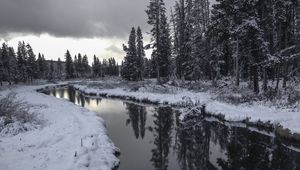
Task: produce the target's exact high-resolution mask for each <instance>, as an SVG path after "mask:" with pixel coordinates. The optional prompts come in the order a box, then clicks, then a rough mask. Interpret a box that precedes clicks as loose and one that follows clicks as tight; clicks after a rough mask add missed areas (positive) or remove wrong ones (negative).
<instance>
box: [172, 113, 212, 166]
mask: <svg viewBox="0 0 300 170" xmlns="http://www.w3.org/2000/svg"><path fill="white" fill-rule="evenodd" d="M176 117H177V118H178V115H177V116H176ZM197 122H198V124H197V125H195V122H194V121H191V122H185V123H184V124H183V123H180V121H177V132H176V137H177V139H176V142H175V149H176V151H177V156H178V157H177V159H178V162H179V164H180V166H181V169H182V170H201V169H211V167H212V165H211V164H210V163H209V142H210V135H211V133H210V129H209V126H208V124H207V123H206V122H204V121H203V120H201V119H200V120H197Z"/></svg>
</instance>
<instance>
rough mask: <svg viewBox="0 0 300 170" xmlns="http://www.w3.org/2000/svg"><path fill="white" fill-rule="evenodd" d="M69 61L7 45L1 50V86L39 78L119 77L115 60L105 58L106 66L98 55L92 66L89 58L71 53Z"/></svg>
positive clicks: (68, 56)
mask: <svg viewBox="0 0 300 170" xmlns="http://www.w3.org/2000/svg"><path fill="white" fill-rule="evenodd" d="M65 59H66V60H65V61H62V60H61V59H60V58H58V60H57V61H53V60H46V59H45V57H44V55H43V54H40V53H39V54H38V55H37V56H36V55H35V53H34V51H33V49H32V47H31V46H30V44H25V42H19V44H18V47H17V51H16V52H15V50H14V48H13V47H9V46H8V45H7V44H6V43H3V44H2V47H1V48H0V85H1V86H2V85H3V82H8V83H9V84H10V85H11V84H13V83H18V82H32V81H33V80H35V79H47V80H61V79H70V78H90V77H93V78H96V77H105V76H118V75H119V66H118V63H117V62H116V60H115V59H114V58H110V59H108V60H106V59H104V60H103V61H102V63H101V62H100V60H99V58H97V57H96V56H94V62H93V65H92V66H90V65H89V62H88V57H87V55H84V56H83V55H81V54H80V53H79V54H78V55H75V56H74V59H73V58H72V57H71V55H70V53H69V51H67V53H66V55H65Z"/></svg>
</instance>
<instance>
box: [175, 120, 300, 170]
mask: <svg viewBox="0 0 300 170" xmlns="http://www.w3.org/2000/svg"><path fill="white" fill-rule="evenodd" d="M176 117H178V116H176ZM176 122H177V129H176V140H175V149H176V151H177V158H178V162H179V164H180V166H181V169H183V170H194V169H197V170H198V169H200V170H201V169H216V167H214V166H216V165H213V164H212V163H211V162H210V154H214V155H215V156H216V157H217V159H218V161H217V165H218V166H219V167H220V168H222V169H225V170H231V169H246V170H247V169H249V170H252V169H263V170H265V169H300V153H297V152H294V151H291V150H289V149H287V148H286V147H284V146H283V145H282V143H281V141H279V139H277V138H275V139H274V137H271V136H266V135H262V134H260V133H257V132H253V131H251V130H249V129H247V128H239V127H228V126H225V125H224V124H221V123H217V122H207V121H205V120H204V121H202V122H201V120H199V119H197V118H194V119H193V120H186V121H185V122H184V123H181V122H180V121H176ZM210 143H213V144H214V145H211V144H210ZM216 145H218V146H220V148H219V149H221V150H216V148H215V149H213V150H212V148H210V147H214V146H216ZM212 151H214V152H216V153H210V152H212ZM222 153H226V156H225V155H224V154H222ZM222 155H223V157H222ZM224 156H225V157H224Z"/></svg>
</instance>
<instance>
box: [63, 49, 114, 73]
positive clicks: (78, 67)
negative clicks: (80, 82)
mask: <svg viewBox="0 0 300 170" xmlns="http://www.w3.org/2000/svg"><path fill="white" fill-rule="evenodd" d="M65 59H66V62H65V67H66V68H65V70H66V75H65V77H66V78H67V79H72V78H91V77H92V78H99V77H105V76H119V65H118V63H117V62H116V60H115V59H114V58H109V59H108V60H106V59H103V61H102V63H101V61H100V59H99V58H98V57H96V56H95V55H94V61H93V64H92V66H90V65H89V61H88V57H87V55H84V56H83V57H82V55H81V54H80V53H79V54H78V55H75V56H74V59H73V58H72V56H71V54H70V52H69V50H67V52H66V54H65Z"/></svg>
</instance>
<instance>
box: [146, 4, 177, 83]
mask: <svg viewBox="0 0 300 170" xmlns="http://www.w3.org/2000/svg"><path fill="white" fill-rule="evenodd" d="M146 13H147V15H148V24H149V25H151V26H152V29H151V35H152V48H153V53H152V59H153V61H154V62H155V67H156V77H157V80H158V83H162V81H161V78H165V79H166V80H167V78H168V76H169V63H170V57H171V40H170V30H169V25H168V23H167V17H166V8H165V3H164V1H163V0H150V4H149V5H148V9H147V10H146Z"/></svg>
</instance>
